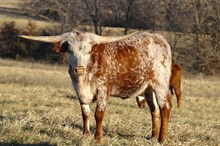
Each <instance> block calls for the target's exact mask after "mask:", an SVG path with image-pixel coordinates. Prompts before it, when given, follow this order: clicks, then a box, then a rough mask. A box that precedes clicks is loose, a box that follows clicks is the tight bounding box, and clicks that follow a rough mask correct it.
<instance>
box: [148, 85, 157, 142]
mask: <svg viewBox="0 0 220 146" xmlns="http://www.w3.org/2000/svg"><path fill="white" fill-rule="evenodd" d="M145 98H146V101H147V104H148V106H149V108H150V111H151V118H152V138H154V139H156V140H157V139H158V138H159V133H160V109H159V106H158V104H157V100H156V97H155V93H154V92H153V89H152V87H151V86H149V87H148V88H147V89H146V90H145Z"/></svg>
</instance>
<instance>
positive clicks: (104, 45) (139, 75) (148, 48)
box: [20, 31, 172, 142]
mask: <svg viewBox="0 0 220 146" xmlns="http://www.w3.org/2000/svg"><path fill="white" fill-rule="evenodd" d="M20 37H22V38H26V39H31V40H37V41H43V42H52V43H59V44H60V45H57V46H55V50H57V52H59V51H60V50H62V48H63V49H64V50H65V49H66V50H68V52H69V56H70V62H71V65H70V67H69V74H70V77H71V79H72V83H73V87H74V89H75V91H76V93H77V95H78V97H79V101H80V104H81V111H82V117H83V127H84V133H85V134H86V135H90V133H91V132H90V128H89V116H90V113H91V110H90V106H89V104H90V103H91V102H92V101H94V100H95V99H96V100H97V106H96V111H95V119H96V133H95V139H96V140H97V142H101V141H102V135H103V134H102V121H103V118H104V113H105V110H106V105H107V103H108V100H109V96H115V97H121V98H123V99H125V98H135V97H136V96H138V95H140V94H141V93H144V92H145V91H146V90H148V88H152V91H153V92H152V96H151V97H150V98H149V99H148V105H149V106H151V108H150V109H151V116H152V137H153V138H155V139H158V140H159V142H164V140H165V137H166V135H167V129H168V121H169V115H170V102H169V101H168V96H169V82H170V76H171V60H172V58H171V50H170V46H169V45H168V43H167V41H166V40H165V38H164V37H163V36H161V35H159V34H152V33H147V32H140V33H135V34H131V35H127V36H121V37H103V36H98V35H95V34H92V33H85V32H80V31H73V32H69V33H65V34H63V35H59V36H47V37H45V36H37V37H36V36H24V35H21V36H20Z"/></svg>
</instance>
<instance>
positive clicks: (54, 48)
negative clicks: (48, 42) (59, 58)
mask: <svg viewBox="0 0 220 146" xmlns="http://www.w3.org/2000/svg"><path fill="white" fill-rule="evenodd" d="M53 50H54V51H55V52H56V53H60V51H61V44H60V42H58V43H55V45H54V47H53Z"/></svg>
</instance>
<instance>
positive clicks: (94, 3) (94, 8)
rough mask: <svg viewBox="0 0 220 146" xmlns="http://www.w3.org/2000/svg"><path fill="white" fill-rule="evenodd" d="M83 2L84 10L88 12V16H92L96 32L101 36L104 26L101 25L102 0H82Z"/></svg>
mask: <svg viewBox="0 0 220 146" xmlns="http://www.w3.org/2000/svg"><path fill="white" fill-rule="evenodd" d="M82 2H83V3H84V5H85V8H84V10H85V11H86V12H87V14H88V15H89V16H90V18H91V20H92V22H93V26H94V31H95V33H96V34H99V35H101V33H102V25H101V13H102V9H101V4H102V2H103V1H102V0H82Z"/></svg>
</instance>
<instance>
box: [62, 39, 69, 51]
mask: <svg viewBox="0 0 220 146" xmlns="http://www.w3.org/2000/svg"><path fill="white" fill-rule="evenodd" d="M67 51H69V43H68V42H67V41H66V42H63V43H62V46H61V50H60V52H67Z"/></svg>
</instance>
